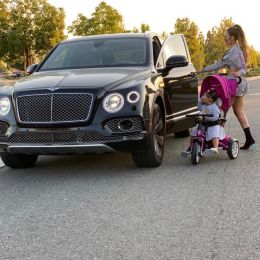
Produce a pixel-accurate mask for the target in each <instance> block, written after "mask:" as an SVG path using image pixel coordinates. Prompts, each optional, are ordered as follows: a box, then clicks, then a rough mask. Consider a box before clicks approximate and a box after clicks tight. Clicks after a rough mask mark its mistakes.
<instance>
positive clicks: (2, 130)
mask: <svg viewBox="0 0 260 260" xmlns="http://www.w3.org/2000/svg"><path fill="white" fill-rule="evenodd" d="M8 128H9V124H8V123H6V122H3V121H0V135H5V134H6V132H7V129H8Z"/></svg>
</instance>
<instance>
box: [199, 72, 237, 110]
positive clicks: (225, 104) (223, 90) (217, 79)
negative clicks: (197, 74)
mask: <svg viewBox="0 0 260 260" xmlns="http://www.w3.org/2000/svg"><path fill="white" fill-rule="evenodd" d="M235 82H236V81H235ZM232 83H233V82H232ZM232 83H230V82H229V80H228V79H227V78H225V77H223V76H220V75H218V74H215V75H211V76H207V77H206V78H205V79H204V80H203V81H202V84H201V92H200V97H202V96H203V94H204V93H205V92H207V91H208V90H209V89H211V88H214V89H215V90H216V92H217V94H218V97H219V98H220V99H221V101H222V106H221V109H222V110H223V111H224V112H227V111H228V109H229V108H230V107H231V104H232V102H231V93H230V84H232Z"/></svg>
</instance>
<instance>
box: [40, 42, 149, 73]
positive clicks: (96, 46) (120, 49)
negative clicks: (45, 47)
mask: <svg viewBox="0 0 260 260" xmlns="http://www.w3.org/2000/svg"><path fill="white" fill-rule="evenodd" d="M146 43H147V41H146V38H123V39H122V38H113V39H111V38H110V39H109V38H108V39H90V40H81V41H72V42H65V43H61V44H60V45H58V46H57V48H56V49H55V50H54V51H53V52H52V53H51V55H50V56H49V57H48V58H47V60H46V61H45V62H44V63H43V65H42V66H41V68H40V71H44V70H56V69H77V68H97V67H118V66H120V67H121V66H144V65H146V64H147V48H146Z"/></svg>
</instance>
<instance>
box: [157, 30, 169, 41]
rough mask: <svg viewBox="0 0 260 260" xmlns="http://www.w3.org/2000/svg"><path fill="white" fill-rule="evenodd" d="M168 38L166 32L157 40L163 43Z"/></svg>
mask: <svg viewBox="0 0 260 260" xmlns="http://www.w3.org/2000/svg"><path fill="white" fill-rule="evenodd" d="M168 37H169V34H168V33H167V32H162V33H161V34H160V36H159V38H160V39H161V40H162V41H163V42H164V41H165V40H166V39H167V38H168Z"/></svg>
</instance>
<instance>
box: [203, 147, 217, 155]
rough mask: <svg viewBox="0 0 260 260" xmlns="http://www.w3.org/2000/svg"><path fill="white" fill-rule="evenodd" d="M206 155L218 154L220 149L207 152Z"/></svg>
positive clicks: (207, 150)
mask: <svg viewBox="0 0 260 260" xmlns="http://www.w3.org/2000/svg"><path fill="white" fill-rule="evenodd" d="M205 154H206V155H213V154H218V148H213V147H212V148H210V149H206V150H205Z"/></svg>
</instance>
